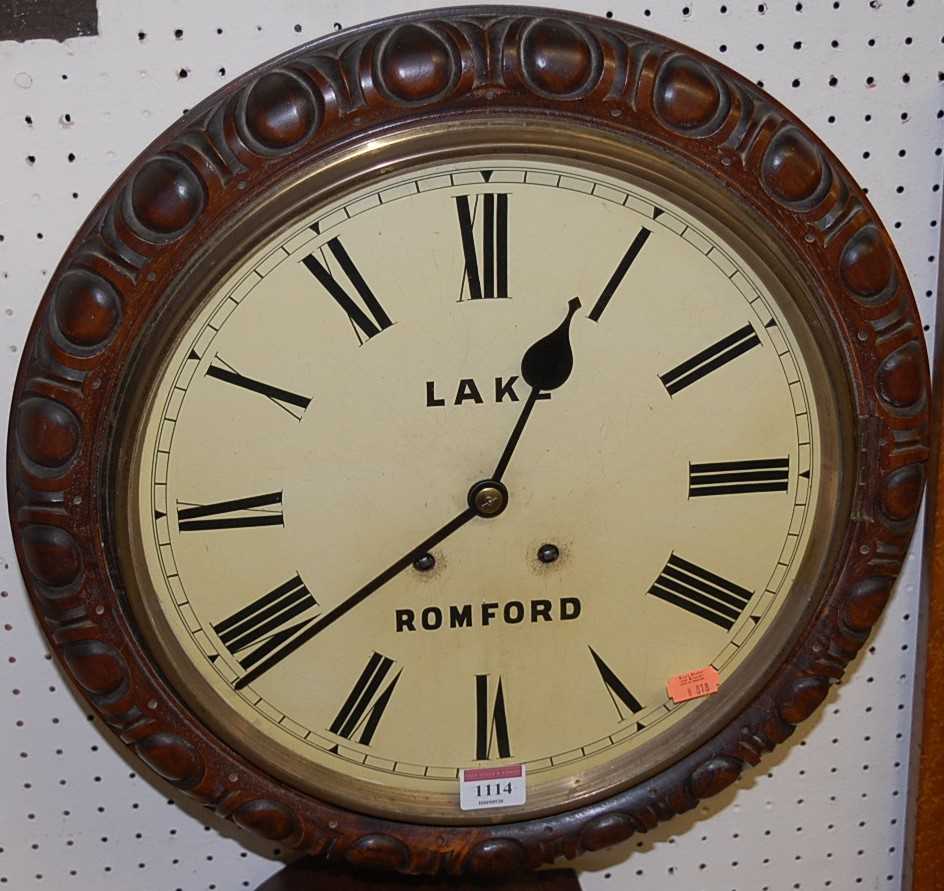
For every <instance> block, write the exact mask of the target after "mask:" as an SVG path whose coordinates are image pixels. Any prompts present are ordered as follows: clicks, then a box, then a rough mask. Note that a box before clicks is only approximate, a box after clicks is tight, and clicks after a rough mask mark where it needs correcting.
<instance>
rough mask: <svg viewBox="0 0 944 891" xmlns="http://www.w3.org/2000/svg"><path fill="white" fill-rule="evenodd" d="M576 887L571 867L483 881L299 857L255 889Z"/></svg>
mask: <svg viewBox="0 0 944 891" xmlns="http://www.w3.org/2000/svg"><path fill="white" fill-rule="evenodd" d="M486 887H487V888H488V889H490V891H580V883H579V882H578V881H577V874H576V873H575V872H574V871H573V870H572V869H555V870H548V871H546V872H537V873H532V874H530V875H525V876H521V877H519V878H516V879H506V880H505V881H502V882H496V883H491V882H489V883H488V884H483V883H482V882H475V881H471V880H467V879H454V880H450V879H430V878H424V877H416V876H400V875H390V874H387V873H371V872H352V871H350V870H345V869H325V868H324V867H322V866H319V865H317V864H316V863H313V862H312V861H310V860H299V861H298V862H297V863H293V864H291V865H290V866H287V867H285V869H283V870H282V871H281V872H280V873H278V874H277V875H274V876H272V878H271V879H269V880H268V881H266V882H264V883H263V884H262V885H260V886H259V888H258V889H257V891H407V889H414V888H415V889H421V891H482V889H483V888H486Z"/></svg>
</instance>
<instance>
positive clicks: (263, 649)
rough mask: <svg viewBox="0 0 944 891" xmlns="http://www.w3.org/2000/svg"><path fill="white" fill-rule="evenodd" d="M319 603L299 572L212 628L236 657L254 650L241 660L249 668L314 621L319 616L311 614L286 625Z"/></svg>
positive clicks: (241, 663)
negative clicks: (238, 654) (299, 620)
mask: <svg viewBox="0 0 944 891" xmlns="http://www.w3.org/2000/svg"><path fill="white" fill-rule="evenodd" d="M317 605H318V603H317V601H316V600H315V598H314V597H312V595H311V594H310V593H309V591H308V588H306V587H305V583H304V582H303V581H302V579H301V576H300V575H298V574H297V573H296V575H295V576H294V577H293V578H290V579H289V580H288V581H287V582H283V583H282V584H281V585H279V586H278V587H277V588H273V589H272V590H271V591H269V592H268V593H267V594H263V595H262V596H261V597H259V598H258V599H256V600H254V601H253V602H252V603H250V604H249V605H248V606H244V607H243V608H242V609H241V610H239V611H238V612H235V613H233V615H231V616H230V617H229V618H227V619H223V621H222V622H218V623H217V624H216V625H214V626H213V630H214V631H215V632H216V633H217V635H218V636H219V638H220V641H221V642H222V643H223V646H225V647H226V649H227V650H229V651H230V653H232V654H233V655H234V656H235V655H236V654H237V653H241V652H244V651H245V650H252V652H250V653H249V654H248V655H247V656H244V657H243V658H242V659H240V660H239V664H240V665H241V666H242V667H243V668H250V667H251V666H253V665H255V663H256V662H258V661H259V660H260V659H262V658H264V657H265V656H268V655H269V654H270V653H273V652H275V651H276V650H277V649H279V647H281V646H282V645H283V644H284V643H285V642H286V641H287V640H289V639H290V638H291V637H292V636H293V635H294V634H295V633H296V632H297V631H298V630H299V629H301V628H303V627H305V626H306V625H308V624H309V623H310V622H312V621H314V619H315V618H316V616H310V617H309V618H307V619H303V620H302V621H301V622H295V623H294V624H287V623H289V622H291V621H292V619H294V618H296V617H297V616H300V615H301V614H302V613H304V612H305V611H306V610H309V609H311V608H312V607H315V606H317Z"/></svg>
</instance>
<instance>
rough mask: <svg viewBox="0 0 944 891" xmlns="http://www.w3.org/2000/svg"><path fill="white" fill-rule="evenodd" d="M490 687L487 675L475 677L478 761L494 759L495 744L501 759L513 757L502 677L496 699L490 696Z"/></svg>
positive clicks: (476, 750) (496, 691)
mask: <svg viewBox="0 0 944 891" xmlns="http://www.w3.org/2000/svg"><path fill="white" fill-rule="evenodd" d="M489 686H490V685H489V678H488V675H487V674H477V675H476V676H475V757H476V760H478V761H485V760H486V759H488V758H491V757H492V746H493V743H494V745H495V747H496V748H497V749H498V757H499V758H510V757H511V743H510V742H509V739H508V716H507V715H506V713H505V694H504V691H503V690H502V680H501V676H499V678H498V684H497V686H496V687H495V697H494V699H492V697H491V696H490V690H489Z"/></svg>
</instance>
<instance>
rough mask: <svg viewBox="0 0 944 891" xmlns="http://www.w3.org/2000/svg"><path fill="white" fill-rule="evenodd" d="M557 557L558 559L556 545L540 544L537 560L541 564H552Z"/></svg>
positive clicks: (558, 552) (558, 553)
mask: <svg viewBox="0 0 944 891" xmlns="http://www.w3.org/2000/svg"><path fill="white" fill-rule="evenodd" d="M558 557H560V549H559V548H558V547H557V545H552V544H542V545H541V547H539V548H538V560H540V561H541V562H542V563H553V562H554V561H555V560H556V559H557V558H558Z"/></svg>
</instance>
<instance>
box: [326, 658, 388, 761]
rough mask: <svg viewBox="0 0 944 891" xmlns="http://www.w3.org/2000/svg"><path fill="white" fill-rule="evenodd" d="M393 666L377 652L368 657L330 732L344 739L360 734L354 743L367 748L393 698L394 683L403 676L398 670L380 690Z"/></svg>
mask: <svg viewBox="0 0 944 891" xmlns="http://www.w3.org/2000/svg"><path fill="white" fill-rule="evenodd" d="M393 665H394V662H393V659H388V658H387V657H386V656H384V655H382V654H380V653H374V654H373V655H372V656H371V657H370V659H369V660H368V662H367V667H366V668H365V669H364V670H363V671H362V672H361V674H360V677H359V678H358V679H357V683H355V684H354V689H353V690H351V692H350V693H349V694H348V697H347V699H345V700H344V705H342V706H341V710H340V711H339V712H338V714H337V717H336V718H335V719H334V721H333V722H332V724H331V726H330V727H329V728H328V729H329V730H330V731H331V732H332V733H336V734H337V735H338V736H343V737H344V738H345V739H354V736H355V734H359V736H358V737H357V739H356V740H355V742H358V743H360V744H361V745H364V746H369V745H370V741H371V740H372V739H373V738H374V733H375V732H376V730H377V725H378V724H379V723H380V719H381V718H382V717H383V713H384V710H385V709H386V708H387V705H388V704H389V702H390V697H391V696H393V691H394V688H395V687H396V686H397V681H399V680H400V675H401V674H403V670H402V669H401V670H400V671H398V672H397V673H396V675H394V677H393V679H392V680H391V681H390V683H389V684H387V686H386V687H385V688H384V689H383V690H381V689H380V687H381V685H382V684H383V682H384V680H385V679H386V677H387V675H388V674H390V669H392V668H393Z"/></svg>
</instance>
